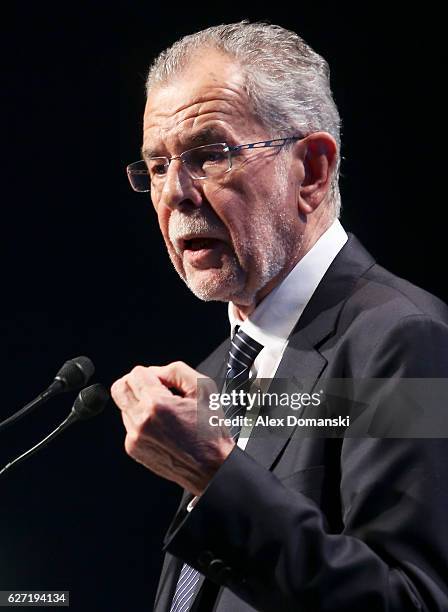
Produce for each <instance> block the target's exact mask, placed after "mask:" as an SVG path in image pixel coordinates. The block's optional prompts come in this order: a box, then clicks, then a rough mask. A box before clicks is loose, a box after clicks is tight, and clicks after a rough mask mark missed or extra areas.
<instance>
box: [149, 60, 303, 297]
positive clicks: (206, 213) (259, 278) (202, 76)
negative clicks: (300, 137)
mask: <svg viewBox="0 0 448 612" xmlns="http://www.w3.org/2000/svg"><path fill="white" fill-rule="evenodd" d="M281 136H282V134H279V137H281ZM269 138H270V134H268V133H267V130H266V128H265V127H263V126H262V125H261V123H260V122H259V121H257V119H256V118H255V117H254V115H253V113H252V112H251V110H250V105H249V103H248V99H247V97H246V94H245V92H244V87H243V80H242V76H241V72H240V69H239V68H238V66H237V65H236V64H235V63H234V62H233V61H232V60H231V59H229V58H228V57H226V56H224V55H222V54H221V53H219V52H217V51H214V50H209V51H208V52H207V53H203V54H202V55H201V57H200V59H196V60H195V58H193V59H192V61H191V62H190V64H189V66H188V67H187V69H186V70H185V71H184V72H182V74H181V75H180V76H179V77H177V78H175V79H174V80H173V81H170V82H169V83H168V84H165V85H163V86H157V87H156V88H154V89H153V90H152V91H151V92H150V95H149V97H148V100H147V104H146V109H145V115H144V139H143V150H144V152H147V151H148V152H149V151H150V152H151V153H150V154H151V155H152V156H157V155H160V156H167V157H171V156H173V155H179V154H180V153H182V152H183V151H185V150H188V149H191V148H192V147H195V146H198V145H202V144H211V143H217V142H226V143H228V144H229V145H230V146H232V145H238V144H244V143H251V142H257V141H262V140H269ZM290 156H291V151H290V150H279V149H277V148H263V149H256V150H246V151H242V152H241V153H240V154H238V156H235V157H234V158H233V168H232V170H231V171H230V172H229V173H227V174H223V175H221V176H218V177H212V178H207V179H206V180H195V179H192V178H191V177H190V176H189V175H188V173H187V171H186V169H185V168H184V167H183V164H182V163H181V162H180V161H179V160H174V161H172V162H171V164H170V167H169V169H168V172H167V175H166V178H165V180H164V181H163V184H159V186H158V187H156V186H155V185H153V186H152V189H151V197H152V201H153V204H154V208H155V210H156V212H157V216H158V220H159V225H160V229H161V231H162V235H163V238H164V240H165V243H166V246H167V249H168V253H169V256H170V258H171V260H172V262H173V264H174V267H175V268H176V270H177V272H178V273H179V274H180V276H181V277H182V278H183V279H184V281H185V282H186V283H187V285H188V287H189V288H190V289H191V290H192V291H193V293H195V295H197V296H198V297H200V298H201V299H204V300H222V301H232V302H234V303H236V304H238V305H251V304H255V303H256V301H257V298H258V299H259V298H260V295H265V293H266V292H267V291H268V290H269V288H271V287H272V286H275V284H276V282H277V280H278V279H279V278H281V277H283V276H284V275H285V274H286V273H287V272H288V271H289V270H290V269H291V267H292V266H293V264H294V263H295V261H297V259H298V253H299V251H300V243H301V234H302V232H303V226H302V225H301V221H300V219H299V215H298V212H297V193H298V187H299V185H298V181H297V180H296V178H297V177H293V172H292V170H291V164H290V163H289V160H290Z"/></svg>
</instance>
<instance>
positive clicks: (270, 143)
mask: <svg viewBox="0 0 448 612" xmlns="http://www.w3.org/2000/svg"><path fill="white" fill-rule="evenodd" d="M304 138H306V136H287V137H285V138H274V139H272V140H260V141H258V142H250V143H246V144H239V145H233V146H230V145H228V144H227V143H226V142H213V143H210V144H206V145H201V146H199V147H193V148H191V149H187V150H186V151H182V153H180V154H179V155H173V156H172V157H166V156H164V155H158V156H155V157H150V158H149V159H153V160H154V159H160V160H166V161H165V164H164V165H165V168H166V171H168V168H169V165H170V164H171V162H172V161H173V160H175V159H179V160H180V161H181V162H182V164H183V165H184V167H185V170H186V171H187V174H188V175H189V176H190V178H192V179H193V180H194V181H205V180H207V179H209V178H213V177H214V176H222V175H223V174H227V173H228V172H230V171H231V170H232V168H233V166H232V156H233V155H234V154H235V153H238V152H239V151H241V150H244V149H263V148H266V147H283V146H284V145H285V144H286V143H287V142H288V141H293V140H303V139H304ZM216 145H221V146H223V147H224V153H227V157H228V162H229V167H228V168H227V170H224V171H223V172H218V173H217V174H214V175H211V176H195V175H193V174H192V172H191V171H190V169H189V167H188V165H187V163H186V162H185V157H186V156H187V155H188V153H191V151H197V150H199V149H204V148H205V147H213V146H216ZM141 163H143V164H145V165H146V162H145V160H144V159H140V160H139V161H136V162H133V163H132V164H129V165H128V166H126V173H127V176H128V180H129V182H130V184H131V187H132V189H133V190H134V191H136V192H137V193H148V192H149V191H151V188H149V189H142V190H137V189H135V188H134V185H133V184H132V180H131V175H137V174H141V175H147V176H148V177H149V171H148V170H147V169H146V170H133V169H132V166H135V165H136V164H141ZM165 176H166V175H165ZM149 182H150V184H151V183H152V181H151V179H149Z"/></svg>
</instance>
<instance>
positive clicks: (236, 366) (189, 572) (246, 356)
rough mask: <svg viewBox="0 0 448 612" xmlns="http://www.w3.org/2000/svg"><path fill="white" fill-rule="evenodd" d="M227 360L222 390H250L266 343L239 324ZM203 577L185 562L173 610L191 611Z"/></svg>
mask: <svg viewBox="0 0 448 612" xmlns="http://www.w3.org/2000/svg"><path fill="white" fill-rule="evenodd" d="M235 330H236V333H235V334H234V336H233V338H232V340H231V345H230V350H229V357H228V361H227V372H226V378H225V381H224V387H223V390H222V393H231V392H232V391H233V390H235V391H238V390H239V389H243V390H245V391H247V390H248V386H249V385H248V383H249V374H250V368H251V367H252V364H253V362H254V361H255V358H256V357H257V355H258V353H259V352H260V351H261V349H262V348H263V346H262V345H261V344H260V343H259V342H256V341H255V340H254V339H253V338H251V337H250V336H248V335H247V334H246V333H244V332H243V331H242V330H241V329H240V328H239V327H238V326H237V327H236V328H235ZM243 409H244V407H243V406H240V405H238V404H234V405H231V406H229V407H228V408H227V410H226V414H225V416H226V417H227V418H232V417H234V416H238V415H240V413H241V412H242V410H243ZM240 431H241V426H239V425H232V427H231V428H230V435H231V436H232V438H233V439H234V440H237V439H238V436H239V434H240ZM200 577H201V574H200V572H198V571H197V570H195V569H194V568H193V567H190V565H188V564H187V563H184V565H183V567H182V570H181V572H180V576H179V580H178V581H177V585H176V591H175V593H174V597H173V601H172V602H171V608H170V612H187V611H188V610H189V609H190V606H191V604H192V603H193V600H194V598H195V596H196V586H197V584H198V582H199V579H200Z"/></svg>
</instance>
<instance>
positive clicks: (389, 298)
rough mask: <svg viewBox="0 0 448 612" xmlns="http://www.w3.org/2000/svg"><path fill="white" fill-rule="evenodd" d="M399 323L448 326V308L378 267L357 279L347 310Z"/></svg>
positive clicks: (402, 279) (426, 293) (437, 299)
mask: <svg viewBox="0 0 448 612" xmlns="http://www.w3.org/2000/svg"><path fill="white" fill-rule="evenodd" d="M353 309H355V310H356V311H359V312H360V313H361V312H364V313H365V314H367V315H370V316H371V317H375V318H376V317H379V318H382V319H385V320H387V321H389V322H390V323H392V322H394V321H395V322H398V321H400V320H402V319H404V318H408V317H411V318H412V317H416V318H420V317H423V318H425V319H430V320H432V321H434V322H439V323H442V324H445V325H448V306H447V305H446V304H445V303H444V302H442V300H440V299H439V298H438V297H436V296H434V295H432V294H431V293H429V292H428V291H425V290H424V289H422V288H420V287H417V286H416V285H414V284H412V283H410V282H409V281H407V280H405V279H404V278H400V277H398V276H396V275H395V274H392V273H391V272H389V271H388V270H386V269H385V268H383V267H382V266H380V265H378V264H375V265H373V266H372V267H371V268H369V270H367V271H366V273H365V274H364V275H363V276H361V277H360V278H359V279H358V282H357V283H356V285H355V287H354V289H353V291H352V293H351V295H350V297H349V299H348V300H347V302H346V308H345V309H344V310H346V314H348V312H347V310H351V311H353Z"/></svg>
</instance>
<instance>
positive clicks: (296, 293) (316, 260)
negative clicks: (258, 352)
mask: <svg viewBox="0 0 448 612" xmlns="http://www.w3.org/2000/svg"><path fill="white" fill-rule="evenodd" d="M347 238H348V237H347V234H346V232H345V230H344V228H343V227H342V225H341V224H340V222H339V220H338V219H336V220H335V221H334V222H333V223H332V225H331V226H330V227H329V228H328V229H327V230H326V231H325V232H324V233H323V234H322V236H320V238H319V239H318V240H317V242H316V243H315V244H314V245H313V247H312V248H311V249H310V250H309V251H308V253H306V255H305V256H304V257H303V258H302V259H301V260H300V261H299V262H298V263H297V264H296V265H295V266H294V268H293V269H292V270H291V272H289V274H288V275H287V276H286V277H285V278H284V279H283V280H282V282H281V283H280V284H279V285H277V287H275V288H274V289H273V290H272V291H271V292H270V293H269V294H268V295H267V296H266V297H265V298H264V299H263V300H262V301H261V302H260V304H259V305H258V306H257V307H256V309H255V310H254V312H253V313H252V314H251V315H250V316H249V317H247V319H245V320H244V321H241V320H240V319H239V318H238V317H237V316H236V315H235V311H234V305H233V303H232V302H229V308H228V313H229V321H230V328H231V336H233V334H234V330H235V326H236V325H240V326H241V329H242V330H243V331H244V332H246V333H247V334H249V336H251V338H253V339H254V340H256V341H257V342H260V344H262V345H263V346H267V345H269V344H272V343H277V342H281V343H283V342H285V341H286V339H287V338H288V337H289V335H290V334H291V332H292V330H293V329H294V327H295V325H296V323H297V321H298V320H299V318H300V315H301V314H302V312H303V311H304V309H305V307H306V305H307V303H308V302H309V300H310V299H311V296H312V295H313V293H314V291H315V290H316V288H317V286H318V284H319V283H320V281H321V280H322V278H323V276H324V274H325V272H326V271H327V270H328V268H329V267H330V264H331V262H332V261H333V259H334V258H335V257H336V255H337V254H338V253H339V251H340V250H341V248H342V247H343V246H344V244H345V243H346V241H347Z"/></svg>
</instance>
